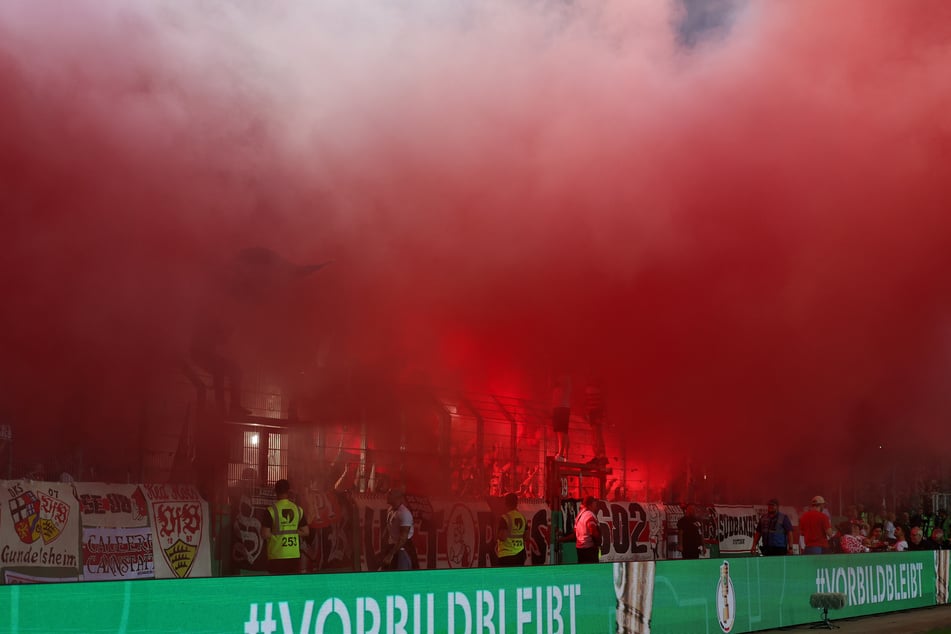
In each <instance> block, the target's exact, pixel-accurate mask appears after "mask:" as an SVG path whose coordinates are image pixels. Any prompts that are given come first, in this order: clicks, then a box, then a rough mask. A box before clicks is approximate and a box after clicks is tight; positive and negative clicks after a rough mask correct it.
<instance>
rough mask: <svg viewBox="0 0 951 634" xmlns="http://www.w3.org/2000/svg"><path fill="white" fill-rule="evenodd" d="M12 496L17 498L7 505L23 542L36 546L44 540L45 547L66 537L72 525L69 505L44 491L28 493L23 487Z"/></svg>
mask: <svg viewBox="0 0 951 634" xmlns="http://www.w3.org/2000/svg"><path fill="white" fill-rule="evenodd" d="M10 493H11V494H12V495H13V497H12V498H11V499H9V500H8V501H7V504H8V506H9V508H10V517H11V518H12V519H13V526H14V529H15V530H16V533H17V537H19V538H20V541H21V542H23V543H24V544H32V543H34V542H37V541H39V540H40V539H42V540H43V543H44V544H50V543H52V542H54V541H56V539H57V538H58V537H59V536H60V535H62V533H63V529H65V528H66V524H68V523H69V504H67V503H66V502H64V501H63V500H60V499H59V498H56V497H53V496H51V495H47V494H45V493H42V492H36V491H30V490H26V491H24V490H22V489H21V488H20V487H19V486H16V487H14V488H13V489H11V490H10Z"/></svg>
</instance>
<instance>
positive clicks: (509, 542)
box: [495, 493, 528, 566]
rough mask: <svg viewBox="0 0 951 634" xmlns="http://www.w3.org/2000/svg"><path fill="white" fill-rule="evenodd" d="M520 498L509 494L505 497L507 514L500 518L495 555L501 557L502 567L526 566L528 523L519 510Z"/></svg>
mask: <svg viewBox="0 0 951 634" xmlns="http://www.w3.org/2000/svg"><path fill="white" fill-rule="evenodd" d="M516 507H518V496H517V495H515V494H514V493H509V494H507V495H506V496H505V508H506V509H507V510H506V512H505V513H504V514H503V515H502V517H500V518H499V526H498V530H497V535H496V539H497V541H496V545H495V553H496V554H497V555H498V556H499V565H500V566H524V565H525V530H526V528H528V522H527V521H526V520H525V516H524V515H522V514H521V513H520V512H518V510H516Z"/></svg>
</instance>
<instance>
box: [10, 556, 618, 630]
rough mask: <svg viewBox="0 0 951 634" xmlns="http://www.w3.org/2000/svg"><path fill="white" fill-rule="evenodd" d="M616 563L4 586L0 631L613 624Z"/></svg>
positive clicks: (490, 627)
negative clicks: (612, 566) (614, 568)
mask: <svg viewBox="0 0 951 634" xmlns="http://www.w3.org/2000/svg"><path fill="white" fill-rule="evenodd" d="M611 570H612V568H611V566H610V565H608V564H602V565H586V566H577V565H576V566H539V567H525V568H519V569H511V568H492V569H470V570H434V571H412V572H378V573H346V574H325V575H296V576H282V577H243V578H235V577H230V578H217V579H216V578H208V579H184V580H143V581H118V582H98V583H95V582H88V583H63V584H37V585H23V586H2V587H0V631H3V632H9V633H10V634H27V633H30V634H33V633H35V634H40V633H42V634H50V633H51V632H83V633H93V632H110V633H122V634H131V633H136V632H141V633H142V634H145V633H146V632H148V633H150V634H151V633H154V632H182V633H188V634H191V633H198V632H202V633H211V632H214V633H216V634H217V633H223V632H234V633H235V634H292V633H293V634H298V633H301V632H308V633H310V632H315V633H322V632H326V633H346V634H389V633H397V632H398V633H413V634H419V633H427V634H446V633H451V632H459V633H467V634H471V633H473V632H480V633H486V634H522V633H525V634H528V633H529V632H531V633H535V632H551V633H553V634H584V633H588V632H590V633H595V632H596V633H598V634H602V633H604V632H613V631H614V628H615V616H614V612H615V594H614V587H613V581H612V574H611Z"/></svg>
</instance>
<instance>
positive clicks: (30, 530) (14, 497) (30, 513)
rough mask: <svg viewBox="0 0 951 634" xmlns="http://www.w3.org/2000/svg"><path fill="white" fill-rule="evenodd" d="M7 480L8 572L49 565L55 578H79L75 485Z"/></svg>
mask: <svg viewBox="0 0 951 634" xmlns="http://www.w3.org/2000/svg"><path fill="white" fill-rule="evenodd" d="M2 484H3V490H4V500H3V509H2V510H0V545H2V547H0V568H2V569H3V571H4V573H7V572H12V571H14V570H16V571H20V572H25V571H29V570H36V569H48V570H50V573H51V574H53V576H54V577H59V576H63V577H67V578H70V579H75V578H76V577H77V576H78V572H79V566H80V550H79V530H80V523H81V520H80V516H79V504H78V502H77V501H76V497H75V496H74V495H73V488H72V485H71V484H68V483H61V482H37V481H32V480H7V481H3V482H2ZM50 573H47V574H45V575H44V576H48V575H49V574H50Z"/></svg>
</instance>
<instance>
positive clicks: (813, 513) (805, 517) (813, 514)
mask: <svg viewBox="0 0 951 634" xmlns="http://www.w3.org/2000/svg"><path fill="white" fill-rule="evenodd" d="M825 503H826V500H825V498H824V497H822V496H821V495H817V496H815V497H814V498H812V502H811V506H810V508H809V510H808V511H806V512H805V513H803V514H802V515H801V516H800V517H799V532H800V533H802V539H803V543H804V544H805V551H804V552H805V554H807V555H821V554H823V553H827V552H829V538H830V537H832V522H830V521H829V516H828V515H826V514H825V513H823V512H822V508H823V507H824V506H825Z"/></svg>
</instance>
